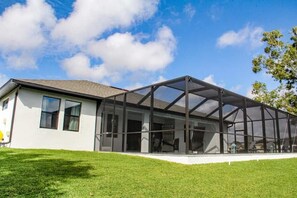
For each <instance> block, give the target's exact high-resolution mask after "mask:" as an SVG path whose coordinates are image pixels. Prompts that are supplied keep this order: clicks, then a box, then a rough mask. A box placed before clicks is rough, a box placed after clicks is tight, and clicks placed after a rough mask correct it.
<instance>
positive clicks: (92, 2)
mask: <svg viewBox="0 0 297 198" xmlns="http://www.w3.org/2000/svg"><path fill="white" fill-rule="evenodd" d="M158 3H159V0H151V1H147V0H118V1H114V0H110V1H105V0H76V1H75V2H74V3H73V11H72V12H71V13H70V14H69V16H68V17H66V18H62V19H60V20H58V19H57V18H56V16H55V13H54V10H53V8H52V7H51V6H50V5H49V4H47V3H46V2H45V0H27V1H26V3H25V4H20V3H17V4H14V5H13V6H10V7H8V8H6V10H4V12H3V13H2V14H1V15H0V32H1V33H0V58H1V61H2V62H3V63H4V64H5V65H7V66H10V68H14V69H33V68H37V67H38V65H37V62H38V60H39V58H42V57H51V56H52V55H53V54H59V55H58V56H57V57H55V58H60V59H64V60H60V63H61V67H62V68H63V70H64V71H65V72H66V74H67V75H68V76H69V77H71V78H76V79H89V80H93V81H97V82H98V81H100V82H105V83H110V82H116V81H120V80H122V78H123V77H124V76H132V74H135V73H137V72H138V73H144V72H145V73H146V74H152V75H153V76H156V75H157V74H158V72H159V71H160V70H163V69H164V68H166V67H167V66H168V65H169V64H170V63H171V62H172V61H173V59H174V52H175V48H176V40H175V37H174V35H173V33H172V31H171V29H170V28H169V27H167V26H163V27H161V28H159V30H158V31H157V33H156V35H155V36H151V35H148V33H145V34H143V33H142V32H140V33H137V32H136V33H135V34H132V33H131V32H126V33H118V32H119V30H121V31H123V30H124V29H123V28H127V30H128V28H130V27H132V26H134V25H135V24H137V23H139V22H142V21H144V20H147V19H148V18H150V17H151V16H153V15H154V13H155V12H156V10H157V9H158ZM65 57H68V58H65ZM158 80H163V79H162V78H161V77H160V79H158Z"/></svg>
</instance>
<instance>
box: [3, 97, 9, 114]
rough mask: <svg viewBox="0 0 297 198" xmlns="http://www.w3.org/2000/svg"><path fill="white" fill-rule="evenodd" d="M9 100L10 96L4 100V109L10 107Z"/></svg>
mask: <svg viewBox="0 0 297 198" xmlns="http://www.w3.org/2000/svg"><path fill="white" fill-rule="evenodd" d="M8 101H9V98H7V99H6V100H4V101H3V103H2V111H3V110H5V109H7V107H8Z"/></svg>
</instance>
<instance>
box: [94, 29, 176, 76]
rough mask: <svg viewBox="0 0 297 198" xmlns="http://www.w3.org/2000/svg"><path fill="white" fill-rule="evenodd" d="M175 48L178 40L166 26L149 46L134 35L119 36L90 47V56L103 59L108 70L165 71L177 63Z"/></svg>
mask: <svg viewBox="0 0 297 198" xmlns="http://www.w3.org/2000/svg"><path fill="white" fill-rule="evenodd" d="M174 49H175V38H174V36H173V34H172V32H171V30H170V29H169V28H168V27H166V26H164V27H162V28H160V29H159V31H158V33H157V36H156V39H155V40H153V41H149V42H147V43H142V42H141V41H139V40H137V37H135V36H133V35H132V34H131V33H123V34H120V33H115V34H113V35H111V36H109V37H108V38H107V39H101V40H99V41H94V42H92V43H90V45H89V53H90V54H91V55H92V56H93V57H96V58H100V59H102V61H103V62H104V67H105V68H106V70H109V71H112V72H114V71H116V72H121V73H123V72H125V71H138V70H144V71H157V70H161V69H164V68H165V67H166V66H167V65H168V64H169V63H171V62H172V61H173V52H174Z"/></svg>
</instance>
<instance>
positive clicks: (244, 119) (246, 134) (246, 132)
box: [243, 98, 249, 153]
mask: <svg viewBox="0 0 297 198" xmlns="http://www.w3.org/2000/svg"><path fill="white" fill-rule="evenodd" d="M243 133H244V150H245V152H247V153H248V152H249V147H248V126H247V112H246V98H244V99H243Z"/></svg>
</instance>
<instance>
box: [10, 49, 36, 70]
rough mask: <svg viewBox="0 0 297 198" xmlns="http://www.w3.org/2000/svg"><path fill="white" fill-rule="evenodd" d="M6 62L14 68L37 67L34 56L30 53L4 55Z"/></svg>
mask: <svg viewBox="0 0 297 198" xmlns="http://www.w3.org/2000/svg"><path fill="white" fill-rule="evenodd" d="M6 62H7V64H8V65H9V66H10V67H12V68H14V69H20V70H21V69H35V68H37V64H36V57H34V56H32V54H26V53H25V52H22V53H21V54H9V55H8V56H7V57H6Z"/></svg>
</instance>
